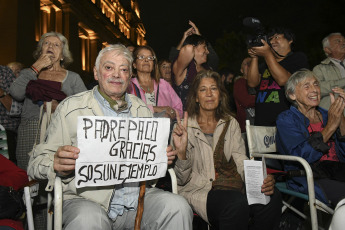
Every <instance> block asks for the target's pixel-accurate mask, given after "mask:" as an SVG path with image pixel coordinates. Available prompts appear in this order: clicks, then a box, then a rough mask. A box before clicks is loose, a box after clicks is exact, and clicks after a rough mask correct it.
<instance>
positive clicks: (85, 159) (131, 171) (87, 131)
mask: <svg viewBox="0 0 345 230" xmlns="http://www.w3.org/2000/svg"><path fill="white" fill-rule="evenodd" d="M169 128H170V119H168V118H129V117H125V118H122V117H100V116H81V117H78V130H77V137H78V148H79V149H80V153H79V157H78V159H77V161H76V168H75V183H76V187H77V188H81V187H87V186H107V185H114V184H121V183H124V182H138V181H144V180H152V179H156V178H160V177H164V176H165V173H166V170H167V162H168V159H167V156H166V147H167V145H168V138H169Z"/></svg>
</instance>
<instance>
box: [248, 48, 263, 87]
mask: <svg viewBox="0 0 345 230" xmlns="http://www.w3.org/2000/svg"><path fill="white" fill-rule="evenodd" d="M248 54H249V56H250V57H251V59H252V60H251V62H250V65H249V68H248V74H247V82H248V86H249V87H252V88H254V87H256V86H258V85H259V83H260V73H259V57H258V56H256V54H255V52H254V50H253V49H248Z"/></svg>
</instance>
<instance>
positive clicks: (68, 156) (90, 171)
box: [28, 45, 193, 230]
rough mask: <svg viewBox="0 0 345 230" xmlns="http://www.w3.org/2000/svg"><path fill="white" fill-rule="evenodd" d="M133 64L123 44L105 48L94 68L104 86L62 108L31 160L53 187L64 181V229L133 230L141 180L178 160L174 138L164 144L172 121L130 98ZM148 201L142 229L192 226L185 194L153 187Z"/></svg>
mask: <svg viewBox="0 0 345 230" xmlns="http://www.w3.org/2000/svg"><path fill="white" fill-rule="evenodd" d="M132 61H133V58H132V56H131V53H130V52H129V51H128V50H127V49H126V48H125V47H124V46H123V45H110V46H108V47H106V48H104V49H103V50H101V51H100V53H99V55H98V57H97V59H96V66H95V68H94V76H95V79H96V80H98V82H99V86H96V87H95V88H93V89H92V90H90V91H87V92H83V93H80V94H77V95H74V96H71V97H69V98H67V99H65V100H64V101H63V102H61V103H60V105H59V107H58V108H57V110H56V111H55V113H54V117H53V119H52V123H51V125H50V126H49V128H48V130H47V135H46V138H45V140H44V142H43V144H40V145H37V146H36V148H35V150H34V152H33V154H32V156H31V158H30V163H29V168H28V172H29V174H30V176H32V177H34V178H37V179H49V183H48V186H47V188H46V190H52V188H53V183H54V179H55V177H56V175H58V176H60V177H61V178H62V181H63V198H64V202H63V226H64V229H102V230H104V229H133V228H134V222H135V217H136V210H137V208H138V196H139V181H143V180H147V179H152V178H154V175H155V174H157V172H158V171H159V170H161V169H159V167H160V165H162V164H163V163H162V162H163V161H164V164H165V169H166V164H167V162H168V164H171V163H172V161H173V160H174V159H175V155H176V152H175V151H173V150H172V148H171V146H169V147H168V148H165V147H164V143H167V140H166V142H165V141H162V142H160V141H159V140H160V139H159V138H160V137H161V136H166V135H161V134H160V132H162V130H163V131H164V129H163V128H160V126H164V123H162V122H161V121H162V119H163V120H164V118H162V119H161V120H159V118H150V117H152V113H151V111H150V109H148V108H147V107H146V105H145V103H144V102H142V101H141V100H140V99H138V98H137V97H135V96H133V95H129V94H127V93H126V89H127V86H128V84H129V81H130V77H131V73H132ZM145 117H146V118H145ZM97 141H98V142H97ZM92 143H98V144H92ZM162 146H163V151H162V150H161V149H162ZM163 152H164V153H163ZM103 153H104V154H103ZM165 153H166V154H165ZM90 154H91V155H90ZM103 155H106V156H103ZM159 155H160V156H161V155H164V157H163V158H162V157H159ZM88 156H91V157H88ZM163 168H164V167H163ZM144 200H145V202H144V210H145V211H144V213H143V217H142V221H141V229H192V216H193V214H192V211H191V209H190V207H189V205H188V203H187V202H186V200H185V199H184V198H183V197H180V196H178V195H175V194H172V193H169V192H164V191H162V190H160V189H156V188H146V194H145V198H144Z"/></svg>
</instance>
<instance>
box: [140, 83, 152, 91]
mask: <svg viewBox="0 0 345 230" xmlns="http://www.w3.org/2000/svg"><path fill="white" fill-rule="evenodd" d="M138 82H139V86H140V88H141V89H142V90H144V92H146V93H150V92H151V91H150V86H151V83H152V80H151V81H150V83H149V84H148V86H146V89H147V90H145V89H144V86H143V85H142V83H140V81H139V80H138Z"/></svg>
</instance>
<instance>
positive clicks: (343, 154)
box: [276, 106, 345, 204]
mask: <svg viewBox="0 0 345 230" xmlns="http://www.w3.org/2000/svg"><path fill="white" fill-rule="evenodd" d="M317 110H318V111H320V113H321V115H322V119H323V124H324V125H326V124H327V121H328V112H327V110H325V109H322V108H320V107H318V108H317ZM309 123H310V122H309V119H308V118H306V117H305V116H304V115H303V114H302V113H301V112H300V111H299V110H298V109H297V108H296V107H294V106H291V107H290V109H289V110H286V111H284V112H282V113H281V114H279V116H278V118H277V136H276V144H277V148H278V151H279V153H280V154H284V155H292V156H299V157H302V158H304V159H305V160H306V161H308V163H309V164H312V163H314V162H317V161H319V160H320V158H321V157H322V156H323V155H324V154H327V153H328V150H329V147H328V145H327V144H325V143H324V142H323V137H322V135H321V133H320V132H318V133H316V134H314V135H312V136H310V134H309V132H308V126H309ZM333 138H334V139H335V143H336V145H335V149H336V154H337V156H338V158H339V161H341V162H345V142H344V137H340V133H339V130H337V132H336V133H335V134H333ZM284 167H285V170H296V169H302V166H301V165H299V164H298V163H297V164H296V163H294V162H288V161H287V162H285V163H284ZM287 185H288V187H289V188H291V189H293V190H296V191H298V192H302V193H305V194H308V186H307V179H306V178H305V177H294V178H293V179H291V180H288V182H287ZM315 196H316V198H317V199H319V200H320V201H322V202H324V203H327V204H328V200H327V199H326V196H325V195H324V193H323V192H322V190H321V188H320V187H319V186H318V185H317V183H315Z"/></svg>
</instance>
